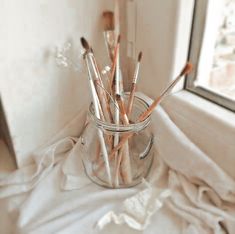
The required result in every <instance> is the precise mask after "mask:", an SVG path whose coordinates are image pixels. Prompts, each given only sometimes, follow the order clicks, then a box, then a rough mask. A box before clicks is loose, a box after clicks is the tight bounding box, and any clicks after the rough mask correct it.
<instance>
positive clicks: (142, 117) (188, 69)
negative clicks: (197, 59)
mask: <svg viewBox="0 0 235 234" xmlns="http://www.w3.org/2000/svg"><path fill="white" fill-rule="evenodd" d="M192 68H193V65H192V64H191V63H187V64H186V65H185V67H184V68H183V70H182V71H181V72H180V74H179V75H178V76H177V77H176V78H175V79H174V80H173V81H172V82H171V83H170V84H169V85H168V86H167V88H166V89H164V90H163V92H162V93H161V95H160V96H159V97H158V98H157V99H156V100H155V101H154V102H153V103H152V104H151V106H150V107H149V108H148V109H147V110H146V111H145V112H144V113H142V114H141V115H140V116H139V118H138V122H141V121H144V120H145V119H146V118H147V117H148V116H149V115H151V114H152V112H153V110H154V109H155V108H156V106H157V105H158V104H159V103H160V102H161V101H162V100H163V99H164V97H166V96H167V95H168V94H169V92H170V91H171V90H172V89H173V88H174V86H175V85H176V84H177V83H178V82H179V80H180V79H181V78H182V77H183V76H185V75H188V74H189V73H190V72H191V71H192Z"/></svg>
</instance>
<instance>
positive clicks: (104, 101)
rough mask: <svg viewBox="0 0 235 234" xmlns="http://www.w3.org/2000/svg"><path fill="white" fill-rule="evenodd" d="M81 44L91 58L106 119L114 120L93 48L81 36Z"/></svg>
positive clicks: (96, 85) (95, 82)
mask: <svg viewBox="0 0 235 234" xmlns="http://www.w3.org/2000/svg"><path fill="white" fill-rule="evenodd" d="M81 44H82V46H83V48H84V49H85V51H86V52H85V53H86V54H87V56H88V58H89V60H90V63H91V66H92V68H93V72H94V75H95V76H94V84H95V87H96V90H97V95H98V98H99V100H100V104H101V108H102V111H103V113H104V116H105V120H106V121H108V122H112V114H111V110H110V106H109V104H108V98H107V95H106V91H105V88H104V85H103V82H102V79H101V75H100V71H99V68H98V65H97V62H96V59H95V56H94V53H93V50H92V48H91V47H90V46H89V44H88V42H87V40H86V39H85V38H84V37H82V38H81Z"/></svg>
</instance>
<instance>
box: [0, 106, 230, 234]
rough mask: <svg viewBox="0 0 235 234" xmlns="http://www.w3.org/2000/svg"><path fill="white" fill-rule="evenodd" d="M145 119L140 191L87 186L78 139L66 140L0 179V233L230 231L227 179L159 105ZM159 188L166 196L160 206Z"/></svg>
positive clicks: (185, 233)
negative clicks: (148, 140) (146, 166)
mask: <svg viewBox="0 0 235 234" xmlns="http://www.w3.org/2000/svg"><path fill="white" fill-rule="evenodd" d="M152 122H153V125H152V126H153V132H154V135H155V143H156V145H155V146H156V151H157V152H158V153H156V158H155V163H154V167H153V170H152V172H151V174H150V175H149V179H148V182H147V188H146V183H142V184H140V185H138V186H136V187H133V188H129V189H117V190H113V189H105V188H102V187H99V186H97V185H95V184H93V183H91V182H90V181H89V180H88V179H87V177H86V175H85V174H84V172H83V168H82V163H81V158H80V157H79V156H80V140H79V139H78V138H74V137H67V138H65V139H63V140H60V141H58V142H57V143H55V144H54V145H52V146H51V147H49V148H47V149H45V150H42V151H40V152H38V153H37V154H35V155H34V156H33V158H34V162H35V163H34V164H32V165H30V166H28V167H25V168H22V169H20V170H17V171H15V172H14V173H12V174H10V175H9V176H7V177H5V178H3V179H0V225H1V231H0V233H4V234H8V233H23V234H28V233H30V234H40V233H45V234H47V233H48V234H50V233H64V234H67V233H69V234H70V233H71V234H73V233H81V234H83V233H123V234H124V233H128V234H132V233H146V234H151V233H154V234H155V233H160V234H162V233H166V234H168V233H169V234H182V233H183V234H199V233H200V234H203V233H211V234H212V233H216V234H220V233H235V218H234V217H235V182H234V180H233V179H232V178H230V177H229V176H228V175H227V174H226V173H225V172H224V171H222V170H221V169H220V168H219V166H218V165H216V164H215V163H214V162H213V161H212V160H211V159H210V158H209V157H207V155H206V154H205V153H203V152H202V151H201V150H200V149H198V148H197V146H196V145H194V144H193V143H192V142H191V141H190V140H189V139H188V138H187V137H186V136H185V135H184V134H183V133H182V132H181V131H180V130H179V129H178V128H177V126H176V125H175V124H174V123H173V122H172V121H171V120H170V118H169V117H168V115H167V114H166V113H165V112H164V110H163V109H162V108H161V107H158V108H157V109H156V110H155V111H154V113H153V115H152ZM165 189H169V190H170V191H171V194H169V193H168V194H167V196H169V195H170V197H169V198H167V199H166V200H165V202H163V203H161V201H162V197H161V195H164V191H165ZM169 190H166V191H169ZM162 191H163V192H162ZM166 191H165V192H166ZM165 195H166V194H165ZM167 196H165V197H167ZM163 197H164V196H163ZM159 201H160V203H158V202H159ZM154 202H156V203H154ZM156 204H160V206H161V205H162V204H163V208H162V209H160V210H159V209H158V208H160V206H158V205H156ZM131 208H135V212H133V211H132V210H131ZM110 217H111V218H110ZM120 217H125V218H124V219H122V218H121V219H120V220H121V221H120V220H119V221H120V222H118V221H117V219H116V218H120ZM129 218H131V219H129ZM115 220H116V221H117V222H116V221H115ZM128 220H129V221H128ZM112 221H114V222H112ZM108 223H109V224H108ZM115 223H121V224H120V225H117V224H115ZM138 230H141V231H138Z"/></svg>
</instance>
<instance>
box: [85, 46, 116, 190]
mask: <svg viewBox="0 0 235 234" xmlns="http://www.w3.org/2000/svg"><path fill="white" fill-rule="evenodd" d="M83 45H84V44H83ZM84 59H85V62H86V66H87V71H88V79H89V85H90V89H91V96H92V100H93V105H94V111H95V116H96V117H97V118H98V119H100V112H99V98H98V97H97V93H96V90H95V86H94V83H93V79H92V74H91V71H90V67H89V60H88V53H87V52H86V53H85V55H84ZM98 137H99V141H100V146H101V150H102V155H103V157H104V163H105V167H106V172H107V176H108V182H109V184H110V186H112V177H111V171H110V165H109V159H108V152H107V148H106V144H105V140H104V135H103V132H102V130H101V129H98Z"/></svg>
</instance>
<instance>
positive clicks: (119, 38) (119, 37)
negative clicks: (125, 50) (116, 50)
mask: <svg viewBox="0 0 235 234" xmlns="http://www.w3.org/2000/svg"><path fill="white" fill-rule="evenodd" d="M120 41H121V35H120V34H119V35H118V39H117V43H120Z"/></svg>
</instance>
